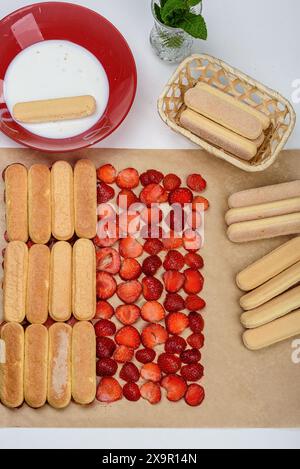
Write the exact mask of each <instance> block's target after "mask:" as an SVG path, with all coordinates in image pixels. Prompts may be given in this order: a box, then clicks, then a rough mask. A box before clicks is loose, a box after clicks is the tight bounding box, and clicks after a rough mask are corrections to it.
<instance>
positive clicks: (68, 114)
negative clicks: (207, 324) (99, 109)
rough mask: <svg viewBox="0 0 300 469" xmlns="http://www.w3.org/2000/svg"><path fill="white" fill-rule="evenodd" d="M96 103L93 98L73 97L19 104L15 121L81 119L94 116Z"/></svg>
mask: <svg viewBox="0 0 300 469" xmlns="http://www.w3.org/2000/svg"><path fill="white" fill-rule="evenodd" d="M95 111H96V101H95V98H94V97H93V96H89V95H87V96H71V97H68V98H55V99H45V100H39V101H27V102H22V103H17V104H15V105H14V107H13V117H14V119H15V120H17V121H19V122H23V123H28V124H35V123H41V122H56V121H62V120H68V119H81V118H83V117H88V116H91V115H92V114H94V113H95Z"/></svg>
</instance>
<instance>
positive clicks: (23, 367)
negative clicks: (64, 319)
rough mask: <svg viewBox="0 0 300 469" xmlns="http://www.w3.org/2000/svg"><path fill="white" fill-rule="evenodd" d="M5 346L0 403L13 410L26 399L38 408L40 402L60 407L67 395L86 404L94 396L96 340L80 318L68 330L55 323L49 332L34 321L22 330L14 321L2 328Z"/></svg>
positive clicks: (1, 370) (30, 404) (1, 371)
mask: <svg viewBox="0 0 300 469" xmlns="http://www.w3.org/2000/svg"><path fill="white" fill-rule="evenodd" d="M1 339H2V340H3V342H4V344H5V353H4V357H2V358H4V360H2V363H1V364H0V398H1V402H2V404H4V405H5V406H7V407H10V408H15V407H19V406H20V405H22V403H23V401H24V399H25V401H26V403H27V404H28V405H29V406H31V407H33V408H39V407H42V406H43V405H44V404H45V403H46V401H48V403H49V404H50V405H51V406H53V407H55V408H57V409H61V408H64V407H66V406H67V405H68V404H69V403H70V401H71V398H73V399H74V401H75V402H77V403H78V404H89V403H91V402H92V401H93V400H94V399H95V394H96V372H95V367H96V355H95V353H96V352H95V350H96V339H95V332H94V328H93V326H92V324H91V323H90V322H87V321H80V322H78V323H76V324H75V325H74V327H73V328H72V327H71V326H69V325H68V324H64V323H55V324H53V325H52V326H51V327H50V328H49V330H48V329H47V328H46V327H45V326H43V325H40V324H33V325H31V326H29V327H27V328H26V330H25V332H24V329H23V327H22V326H21V325H20V324H18V323H14V322H11V323H7V324H5V325H4V326H3V327H2V330H1Z"/></svg>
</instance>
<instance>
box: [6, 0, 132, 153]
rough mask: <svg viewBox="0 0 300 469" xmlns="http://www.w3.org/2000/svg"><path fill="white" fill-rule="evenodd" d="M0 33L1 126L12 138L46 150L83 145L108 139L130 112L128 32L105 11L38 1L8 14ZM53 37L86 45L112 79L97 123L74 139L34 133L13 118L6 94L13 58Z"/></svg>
mask: <svg viewBox="0 0 300 469" xmlns="http://www.w3.org/2000/svg"><path fill="white" fill-rule="evenodd" d="M0 37H1V41H0V80H1V81H0V96H1V98H2V99H1V102H0V130H1V131H2V132H3V133H5V134H6V135H7V136H8V137H10V138H11V139H13V140H15V141H16V142H18V143H21V144H23V145H26V146H28V147H31V148H34V149H36V150H42V151H47V152H61V151H63V152H65V151H72V150H78V149H80V148H84V147H87V146H90V145H93V144H95V143H97V142H99V141H100V140H103V139H104V138H105V137H107V136H108V135H110V134H111V133H112V132H113V131H114V130H115V129H116V128H117V127H118V126H119V125H120V124H121V123H122V121H123V120H124V119H125V117H126V116H127V114H128V112H129V110H130V108H131V106H132V103H133V101H134V97H135V93H136V86H137V74H136V66H135V62H134V58H133V55H132V52H131V50H130V48H129V46H128V44H127V42H126V41H125V39H124V37H123V36H122V35H121V33H120V32H119V31H118V30H117V29H116V28H115V27H114V26H113V25H112V24H111V23H110V22H109V21H108V20H107V19H105V18H103V16H101V15H99V14H98V13H95V12H94V11H92V10H89V9H88V8H85V7H82V6H78V5H73V4H72V3H64V2H47V3H36V4H35V5H29V6H27V7H24V8H21V9H20V10H17V11H15V12H13V13H11V14H10V15H8V16H6V17H5V18H3V19H2V20H1V21H0ZM49 39H62V40H68V41H71V42H74V43H76V44H79V45H80V46H82V47H85V48H86V49H87V50H89V51H90V52H91V53H93V54H94V55H95V56H96V57H97V59H98V60H99V61H100V62H101V63H102V65H103V67H104V69H105V71H106V74H107V77H108V81H109V86H110V96H109V101H108V104H107V107H106V110H105V112H104V114H103V116H102V117H101V118H100V119H99V121H98V122H97V123H96V124H95V125H94V126H93V127H92V128H90V129H89V130H87V131H86V132H84V133H81V134H80V135H77V136H75V137H72V138H65V139H49V138H43V137H39V136H37V135H34V134H32V133H31V132H29V131H27V130H26V129H24V128H23V127H22V126H20V125H19V124H18V123H17V122H15V121H14V120H13V119H12V117H11V115H10V113H9V111H8V109H7V106H6V104H5V102H4V98H3V80H4V77H5V72H6V70H7V67H8V66H9V64H10V62H11V61H12V60H13V59H14V57H15V56H16V55H17V54H18V53H19V52H20V51H21V50H22V49H24V48H25V47H28V46H30V45H32V44H34V43H36V42H39V41H41V40H49Z"/></svg>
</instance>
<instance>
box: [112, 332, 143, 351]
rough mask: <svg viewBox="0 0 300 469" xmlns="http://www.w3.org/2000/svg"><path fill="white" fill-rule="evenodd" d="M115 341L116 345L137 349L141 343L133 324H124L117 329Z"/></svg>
mask: <svg viewBox="0 0 300 469" xmlns="http://www.w3.org/2000/svg"><path fill="white" fill-rule="evenodd" d="M115 341H116V343H117V344H118V345H126V347H129V348H133V349H137V348H139V346H140V343H141V337H140V334H139V332H138V331H137V330H136V328H135V327H133V326H124V327H121V329H119V330H118V331H117V333H116V335H115Z"/></svg>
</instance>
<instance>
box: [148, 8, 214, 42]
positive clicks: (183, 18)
mask: <svg viewBox="0 0 300 469" xmlns="http://www.w3.org/2000/svg"><path fill="white" fill-rule="evenodd" d="M198 3H199V0H160V4H158V3H155V4H154V8H155V14H156V17H157V19H158V20H159V21H160V22H161V23H164V24H165V25H166V26H170V27H172V28H181V29H183V30H184V31H186V32H187V33H188V34H190V35H191V36H193V37H195V38H197V39H204V40H206V39H207V27H206V23H205V20H204V18H203V16H202V15H196V14H195V13H193V12H192V11H191V8H192V7H194V6H196V5H198Z"/></svg>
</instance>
